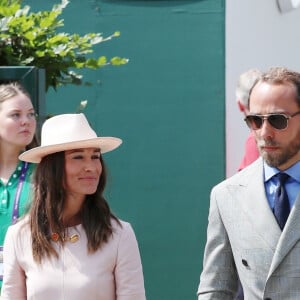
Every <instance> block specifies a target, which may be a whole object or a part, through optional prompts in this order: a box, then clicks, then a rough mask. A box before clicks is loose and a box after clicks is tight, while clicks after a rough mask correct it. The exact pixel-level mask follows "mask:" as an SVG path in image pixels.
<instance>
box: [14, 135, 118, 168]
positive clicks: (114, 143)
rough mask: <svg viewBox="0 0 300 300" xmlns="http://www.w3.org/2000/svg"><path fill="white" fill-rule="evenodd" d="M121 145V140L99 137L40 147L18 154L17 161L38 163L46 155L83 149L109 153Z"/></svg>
mask: <svg viewBox="0 0 300 300" xmlns="http://www.w3.org/2000/svg"><path fill="white" fill-rule="evenodd" d="M121 144H122V140H121V139H119V138H115V137H99V138H94V139H88V140H82V141H76V142H69V143H62V144H56V145H49V146H40V147H36V148H33V149H30V150H28V151H25V152H23V153H22V154H20V156H19V159H20V160H23V161H27V162H31V163H39V162H40V161H41V160H42V158H43V157H44V156H46V155H49V154H52V153H56V152H61V151H66V150H72V149H83V148H100V151H101V153H105V152H109V151H112V150H114V149H116V148H117V147H119V146H120V145H121Z"/></svg>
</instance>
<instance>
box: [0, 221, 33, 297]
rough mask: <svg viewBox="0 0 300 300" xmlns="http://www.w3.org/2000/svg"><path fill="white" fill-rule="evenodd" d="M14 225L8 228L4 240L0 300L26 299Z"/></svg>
mask: <svg viewBox="0 0 300 300" xmlns="http://www.w3.org/2000/svg"><path fill="white" fill-rule="evenodd" d="M15 229H16V228H15V226H11V227H9V228H8V231H7V233H6V237H5V241H4V249H3V262H4V275H3V286H2V291H1V300H11V299H14V300H26V299H27V297H26V280H25V274H24V271H23V270H22V269H21V267H20V265H19V263H18V259H17V255H16V251H17V250H16V249H17V247H16V238H17V235H18V234H17V230H15Z"/></svg>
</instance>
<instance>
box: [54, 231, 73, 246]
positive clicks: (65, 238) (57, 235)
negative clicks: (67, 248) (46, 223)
mask: <svg viewBox="0 0 300 300" xmlns="http://www.w3.org/2000/svg"><path fill="white" fill-rule="evenodd" d="M60 239H61V240H62V241H63V242H70V243H76V242H77V241H78V240H79V234H77V233H74V234H72V235H71V236H65V237H60V235H59V234H58V233H57V232H53V233H52V234H51V240H52V241H53V242H58V241H59V240H60Z"/></svg>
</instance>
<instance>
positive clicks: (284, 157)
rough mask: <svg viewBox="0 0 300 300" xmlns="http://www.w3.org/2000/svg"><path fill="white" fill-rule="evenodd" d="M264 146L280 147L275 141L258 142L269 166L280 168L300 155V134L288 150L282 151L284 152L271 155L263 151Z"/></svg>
mask: <svg viewBox="0 0 300 300" xmlns="http://www.w3.org/2000/svg"><path fill="white" fill-rule="evenodd" d="M263 146H271V147H276V146H280V145H279V144H278V143H277V142H275V141H274V140H268V141H265V142H258V149H259V152H260V155H261V156H262V158H263V159H264V160H265V161H266V163H267V164H268V165H269V166H271V167H275V168H278V167H279V166H281V165H283V164H285V163H287V162H288V161H289V160H290V159H291V158H293V157H294V156H295V155H297V154H298V152H299V150H300V134H298V138H297V139H295V140H294V141H292V142H291V143H290V144H289V146H288V147H287V148H285V149H283V150H281V151H282V152H277V153H269V152H266V151H264V150H262V149H261V147H263Z"/></svg>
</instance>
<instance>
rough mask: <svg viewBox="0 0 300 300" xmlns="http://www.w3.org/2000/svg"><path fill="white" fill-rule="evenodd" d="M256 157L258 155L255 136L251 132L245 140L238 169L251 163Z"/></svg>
mask: <svg viewBox="0 0 300 300" xmlns="http://www.w3.org/2000/svg"><path fill="white" fill-rule="evenodd" d="M258 157H259V152H258V149H257V145H256V141H255V137H254V135H253V133H252V132H251V133H250V135H249V136H248V138H247V140H246V143H245V153H244V157H243V159H242V161H241V163H240V166H239V168H238V171H240V170H242V169H244V168H245V167H247V166H248V165H250V164H251V163H253V162H254V161H255V160H256V159H257V158H258Z"/></svg>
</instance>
